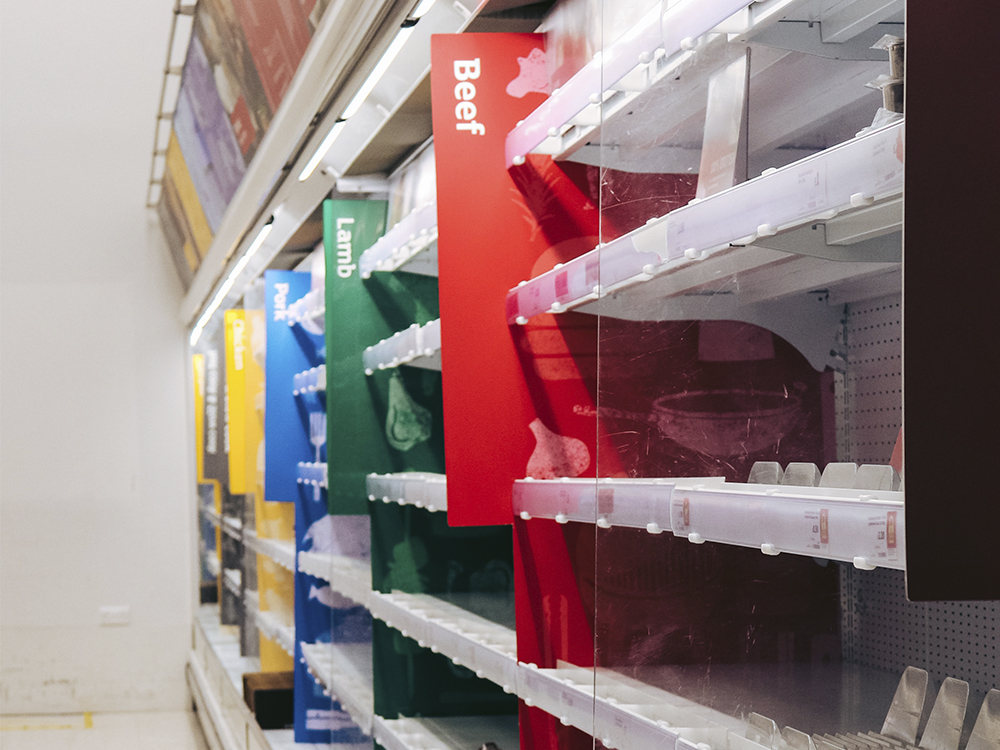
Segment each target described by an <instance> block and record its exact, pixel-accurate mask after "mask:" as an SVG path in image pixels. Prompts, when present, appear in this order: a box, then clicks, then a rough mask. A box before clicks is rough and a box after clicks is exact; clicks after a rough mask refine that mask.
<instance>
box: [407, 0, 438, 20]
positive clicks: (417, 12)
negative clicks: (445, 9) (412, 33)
mask: <svg viewBox="0 0 1000 750" xmlns="http://www.w3.org/2000/svg"><path fill="white" fill-rule="evenodd" d="M434 2H435V0H420V2H419V3H418V4H417V7H416V8H414V9H413V12H412V13H411V14H410V18H420V17H421V16H423V15H424V13H426V12H427V11H429V10H430V9H431V6H432V5H434Z"/></svg>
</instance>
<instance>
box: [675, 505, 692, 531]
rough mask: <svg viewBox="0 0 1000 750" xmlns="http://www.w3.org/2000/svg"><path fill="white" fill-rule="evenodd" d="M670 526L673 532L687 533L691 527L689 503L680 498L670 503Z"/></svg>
mask: <svg viewBox="0 0 1000 750" xmlns="http://www.w3.org/2000/svg"><path fill="white" fill-rule="evenodd" d="M672 511H673V512H672V516H673V517H672V518H671V525H672V526H673V528H674V531H682V532H687V531H688V530H689V529H690V527H691V501H690V500H688V498H686V497H685V498H681V499H679V500H675V501H674V502H673V503H672Z"/></svg>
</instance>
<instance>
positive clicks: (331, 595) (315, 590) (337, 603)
mask: <svg viewBox="0 0 1000 750" xmlns="http://www.w3.org/2000/svg"><path fill="white" fill-rule="evenodd" d="M309 598H310V599H315V600H317V601H318V602H319V603H320V604H325V605H326V606H327V607H329V608H330V609H350V608H351V607H354V606H356V605H355V604H354V602H352V601H351V600H350V599H348V598H346V597H344V596H341V595H340V594H338V593H337V592H336V591H334V590H333V589H331V588H330V587H329V586H324V587H323V588H319V587H317V586H310V587H309Z"/></svg>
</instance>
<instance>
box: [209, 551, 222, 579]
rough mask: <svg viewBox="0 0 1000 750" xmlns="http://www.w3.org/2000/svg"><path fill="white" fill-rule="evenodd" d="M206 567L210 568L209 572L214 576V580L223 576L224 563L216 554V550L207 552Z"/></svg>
mask: <svg viewBox="0 0 1000 750" xmlns="http://www.w3.org/2000/svg"><path fill="white" fill-rule="evenodd" d="M205 567H206V568H208V572H209V573H211V574H212V577H213V578H216V579H218V577H219V576H220V575H222V562H221V561H220V560H219V557H218V555H216V554H215V550H206V551H205Z"/></svg>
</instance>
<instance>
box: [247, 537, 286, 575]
mask: <svg viewBox="0 0 1000 750" xmlns="http://www.w3.org/2000/svg"><path fill="white" fill-rule="evenodd" d="M243 543H244V544H245V545H246V546H247V547H249V548H250V549H252V550H253V551H254V552H256V553H257V554H258V555H265V556H267V557H270V558H271V559H272V560H274V561H275V562H276V563H278V565H280V566H281V567H283V568H287V569H288V570H290V571H292V572H295V542H293V541H292V540H290V539H288V540H284V539H267V538H262V537H258V536H257V534H256V533H254V532H253V531H246V530H245V531H244V532H243Z"/></svg>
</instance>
